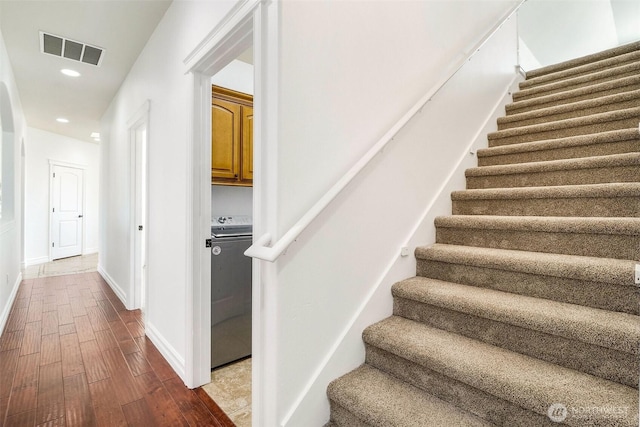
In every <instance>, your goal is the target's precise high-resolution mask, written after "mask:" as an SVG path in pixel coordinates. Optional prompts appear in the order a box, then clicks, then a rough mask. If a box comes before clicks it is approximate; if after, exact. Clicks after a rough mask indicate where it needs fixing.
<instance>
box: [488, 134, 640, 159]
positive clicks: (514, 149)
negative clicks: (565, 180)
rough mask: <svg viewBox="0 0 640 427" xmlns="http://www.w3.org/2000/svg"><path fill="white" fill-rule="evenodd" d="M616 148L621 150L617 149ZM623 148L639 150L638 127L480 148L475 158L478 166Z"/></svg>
mask: <svg viewBox="0 0 640 427" xmlns="http://www.w3.org/2000/svg"><path fill="white" fill-rule="evenodd" d="M612 147H613V148H612ZM616 147H620V148H616ZM616 150H624V151H622V152H618V151H616ZM623 152H640V131H639V130H638V127H634V128H630V129H621V130H613V131H609V132H602V133H597V134H590V135H580V136H570V137H566V138H558V139H550V140H543V141H534V142H525V143H522V144H511V145H501V146H497V147H490V148H482V149H479V150H478V162H479V163H480V166H491V165H498V164H520V163H528V162H535V161H547V160H562V159H566V158H582V157H589V156H591V157H593V156H595V155H610V154H622V153H623ZM599 153H601V154H599ZM494 158H495V159H494Z"/></svg>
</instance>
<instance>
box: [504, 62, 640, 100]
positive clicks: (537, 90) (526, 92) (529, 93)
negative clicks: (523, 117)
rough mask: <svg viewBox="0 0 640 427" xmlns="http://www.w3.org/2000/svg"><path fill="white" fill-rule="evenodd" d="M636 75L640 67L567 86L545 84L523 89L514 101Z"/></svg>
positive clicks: (515, 96) (516, 94) (514, 95)
mask: <svg viewBox="0 0 640 427" xmlns="http://www.w3.org/2000/svg"><path fill="white" fill-rule="evenodd" d="M636 75H638V67H627V69H626V70H624V69H623V70H621V72H620V73H611V74H607V75H606V76H602V77H599V78H593V79H585V81H579V82H567V84H566V85H554V84H555V83H557V82H546V83H544V84H540V85H534V86H531V87H527V88H523V89H522V91H521V92H516V93H514V94H513V100H514V101H516V102H517V101H526V100H529V99H535V98H538V97H541V96H547V95H553V94H556V93H560V92H565V91H568V90H574V89H580V88H583V87H588V86H592V85H595V84H599V83H605V82H610V81H612V80H617V79H621V78H623V77H634V76H636ZM548 86H551V87H548Z"/></svg>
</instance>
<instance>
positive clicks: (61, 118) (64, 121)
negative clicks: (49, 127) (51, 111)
mask: <svg viewBox="0 0 640 427" xmlns="http://www.w3.org/2000/svg"><path fill="white" fill-rule="evenodd" d="M56 122H58V123H69V119H65V118H64V117H58V118H57V119H56Z"/></svg>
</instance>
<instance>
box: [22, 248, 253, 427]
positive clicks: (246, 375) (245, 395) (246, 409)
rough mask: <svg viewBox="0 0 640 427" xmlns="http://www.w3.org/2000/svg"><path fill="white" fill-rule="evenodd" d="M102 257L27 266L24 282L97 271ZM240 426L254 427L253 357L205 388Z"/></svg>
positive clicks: (215, 374) (217, 374)
mask: <svg viewBox="0 0 640 427" xmlns="http://www.w3.org/2000/svg"><path fill="white" fill-rule="evenodd" d="M97 267H98V254H97V253H96V254H90V255H83V256H76V257H70V258H64V259H60V260H55V261H52V262H48V263H44V264H38V265H33V266H29V267H26V268H25V269H23V270H22V278H23V279H25V280H26V279H36V278H41V277H52V276H62V275H67V274H78V273H86V272H91V271H96V270H97ZM201 388H202V389H203V390H204V391H205V392H206V393H207V394H208V395H209V396H210V397H211V398H212V399H213V401H214V402H215V403H216V404H217V405H218V406H219V407H220V408H221V409H222V410H223V411H224V412H225V414H227V416H228V417H229V418H230V419H231V421H233V423H234V424H235V425H236V426H237V427H251V358H247V359H244V360H241V361H239V362H235V363H231V364H229V365H227V366H224V367H221V368H218V369H215V370H213V371H212V372H211V383H209V384H206V385H204V386H202V387H201Z"/></svg>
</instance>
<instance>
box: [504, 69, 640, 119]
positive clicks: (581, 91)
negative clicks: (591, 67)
mask: <svg viewBox="0 0 640 427" xmlns="http://www.w3.org/2000/svg"><path fill="white" fill-rule="evenodd" d="M637 89H640V75H636V76H630V77H623V78H620V79H616V80H609V81H606V82H603V83H598V84H595V85H591V86H587V87H581V88H578V89H571V90H567V91H564V92H559V93H555V94H552V95H545V96H539V97H536V98H531V99H528V100H523V101H516V102H512V103H511V104H507V105H506V106H505V111H506V113H507V116H510V115H512V114H518V113H523V112H527V111H535V110H538V109H541V108H547V107H553V106H557V105H563V104H569V103H573V102H577V101H582V100H585V99H591V98H595V97H602V96H607V95H613V94H617V93H624V92H630V91H633V90H637Z"/></svg>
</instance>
